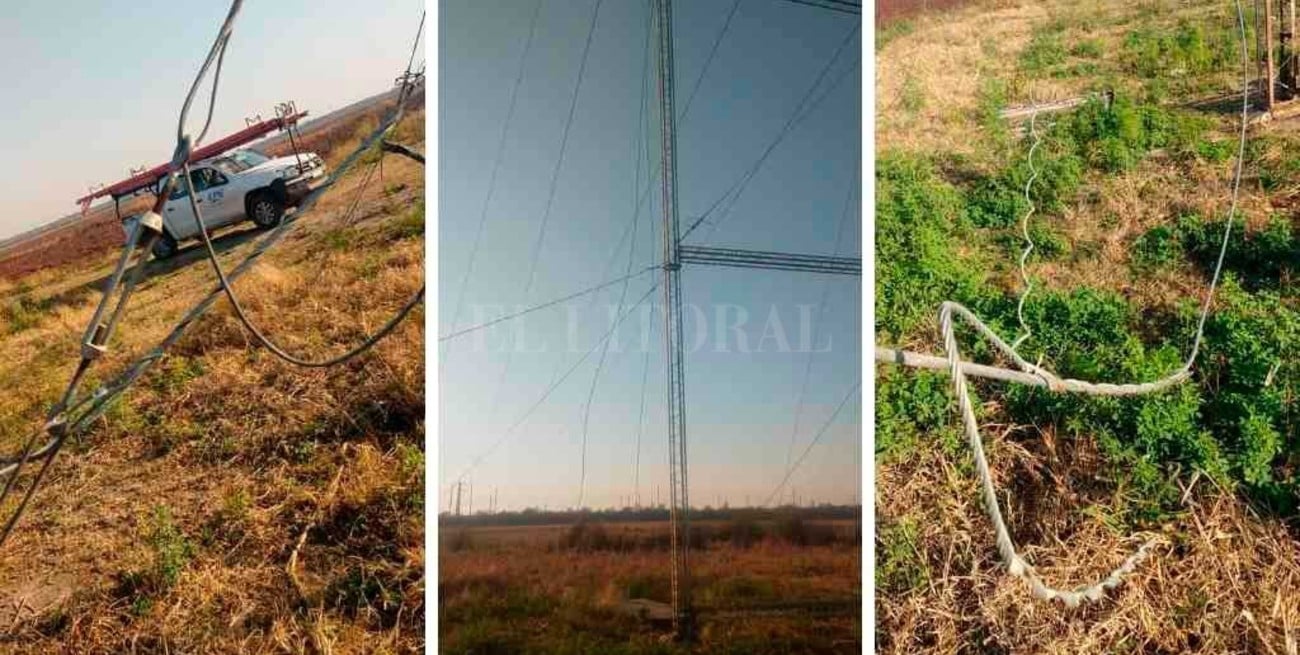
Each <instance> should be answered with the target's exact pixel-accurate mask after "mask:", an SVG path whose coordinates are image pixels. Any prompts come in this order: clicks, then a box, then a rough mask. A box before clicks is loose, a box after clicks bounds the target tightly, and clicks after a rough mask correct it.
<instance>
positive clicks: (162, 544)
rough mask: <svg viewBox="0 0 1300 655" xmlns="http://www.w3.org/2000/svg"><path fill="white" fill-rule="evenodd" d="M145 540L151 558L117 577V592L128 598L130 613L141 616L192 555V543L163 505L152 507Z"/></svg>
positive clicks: (174, 582) (172, 584)
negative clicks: (145, 563)
mask: <svg viewBox="0 0 1300 655" xmlns="http://www.w3.org/2000/svg"><path fill="white" fill-rule="evenodd" d="M145 540H146V542H147V543H148V544H149V549H150V554H151V558H152V559H151V563H150V566H148V567H147V568H144V569H137V570H133V571H127V572H123V573H121V574H120V575H119V576H118V593H119V595H121V596H122V597H126V598H130V599H131V609H132V612H133V613H135V614H136V615H141V616H142V615H144V614H148V613H149V610H150V609H151V608H152V607H153V605H154V600H155V599H156V598H157V597H158V596H161V595H162V594H164V593H166V592H167V590H169V589H171V588H172V587H174V586H176V583H177V582H178V581H179V580H180V576H181V572H182V571H184V570H185V567H186V565H188V564H189V562H190V559H192V558H193V557H194V544H193V543H191V542H190V540H189V539H188V538H186V536H185V534H184V533H183V532H181V530H180V528H179V527H177V526H176V524H175V522H174V521H173V520H172V515H171V510H170V509H169V508H168V507H167V506H166V505H158V506H155V507H154V511H153V514H152V516H151V517H150V521H149V524H148V526H147V530H146V533H145Z"/></svg>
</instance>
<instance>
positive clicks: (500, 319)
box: [438, 264, 659, 341]
mask: <svg viewBox="0 0 1300 655" xmlns="http://www.w3.org/2000/svg"><path fill="white" fill-rule="evenodd" d="M657 268H659V266H658V265H657V264H656V265H652V266H647V267H645V268H643V269H640V270H638V271H636V272H635V273H630V274H628V275H623V276H620V277H617V278H614V279H613V280H610V281H608V282H602V283H600V284H597V285H596V286H594V287H587V288H586V289H583V290H582V291H576V292H574V293H571V294H569V295H567V296H562V297H560V298H556V299H554V300H548V301H546V302H544V303H539V304H536V305H533V306H531V307H528V308H526V309H521V310H519V311H517V312H511V313H509V314H505V315H503V316H498V317H496V318H494V319H492V320H490V321H484V322H482V323H478V324H476V325H471V326H469V327H467V328H461V329H459V330H456V331H455V332H450V333H448V334H444V335H442V336H440V337H438V341H450V340H451V339H455V338H456V337H461V336H464V335H466V334H469V333H471V332H477V331H479V330H484V329H487V328H490V327H492V326H493V325H496V324H497V323H502V322H504V321H509V320H511V319H515V318H519V317H520V316H526V315H528V314H532V313H533V312H538V311H541V310H543V309H546V308H547V307H554V306H556V305H559V304H561V303H565V302H568V301H570V300H574V299H577V298H581V297H583V296H587V295H590V294H593V293H596V292H597V291H600V290H601V289H608V288H609V287H612V286H614V285H615V284H618V283H619V282H623V281H624V280H630V279H632V278H634V277H639V276H642V275H645V274H646V273H649V272H650V271H653V270H655V269H657Z"/></svg>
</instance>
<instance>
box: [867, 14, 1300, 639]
mask: <svg viewBox="0 0 1300 655" xmlns="http://www.w3.org/2000/svg"><path fill="white" fill-rule="evenodd" d="M1246 4H1247V5H1252V4H1253V3H1246ZM1247 9H1248V11H1250V10H1252V8H1251V7H1249V6H1248V7H1247ZM1246 23H1247V25H1248V26H1249V27H1250V28H1251V33H1250V34H1249V35H1248V36H1247V41H1248V42H1249V43H1251V44H1252V50H1253V43H1254V34H1253V26H1254V23H1255V19H1254V16H1253V13H1248V15H1247V16H1246ZM1236 30H1237V19H1236V15H1235V9H1234V7H1233V5H1232V3H1229V2H1207V1H1178V2H1175V1H1173V0H1146V1H1142V2H1118V1H1111V0H1085V1H1084V2H1063V1H1056V0H1048V1H1044V2H1032V3H1031V2H1007V1H985V2H975V3H972V4H971V5H970V6H968V7H966V8H963V9H960V10H957V11H953V12H948V13H944V14H943V15H938V14H933V15H919V16H915V17H912V18H909V19H905V20H902V21H897V22H893V23H890V24H887V25H884V26H882V27H880V28H879V29H878V31H877V42H878V46H877V52H876V56H877V69H876V70H877V96H876V98H877V99H876V103H877V105H876V111H877V124H876V128H877V141H876V142H877V148H878V150H877V152H876V157H877V167H876V199H877V209H876V239H877V242H876V243H877V245H876V253H877V261H876V285H877V286H876V292H877V300H876V303H877V304H876V330H877V341H878V342H879V343H882V344H886V345H895V346H902V347H906V348H910V349H916V350H921V351H924V352H935V353H937V352H940V348H939V347H938V345H939V344H938V338H937V332H938V330H937V326H936V325H935V320H936V319H935V316H936V313H937V310H938V307H939V304H940V302H942V301H944V300H955V301H959V302H961V303H963V304H965V305H967V306H968V307H971V308H972V309H973V310H974V311H975V312H976V314H978V315H979V316H981V317H983V318H985V319H987V320H988V321H990V324H991V325H992V326H993V327H994V328H995V329H996V330H997V331H998V332H999V333H1001V334H1003V335H1005V336H1007V337H1008V338H1012V337H1014V336H1015V335H1016V333H1017V328H1018V324H1017V321H1016V315H1015V308H1016V297H1017V293H1018V292H1019V289H1020V280H1019V277H1018V273H1017V271H1016V268H1015V265H1016V258H1017V257H1018V255H1019V252H1020V249H1021V247H1022V243H1021V239H1020V235H1019V221H1020V219H1021V217H1022V216H1023V215H1024V213H1025V211H1026V210H1027V209H1028V204H1027V203H1026V202H1025V201H1024V199H1023V197H1022V193H1023V188H1024V185H1025V183H1026V182H1027V181H1028V179H1029V177H1030V175H1031V173H1032V171H1031V168H1030V165H1029V163H1028V150H1029V146H1030V143H1032V139H1031V138H1030V137H1029V136H1028V134H1027V133H1028V129H1027V125H1026V124H1025V123H1024V122H1021V123H1018V124H1016V125H1013V124H1011V123H1010V122H1009V121H1008V120H1007V119H1005V118H1002V117H1001V115H1000V110H1002V109H1004V108H1007V107H1010V106H1014V105H1022V104H1027V103H1043V102H1049V101H1056V100H1063V99H1067V98H1071V97H1078V96H1083V95H1086V94H1093V99H1091V100H1089V101H1087V102H1085V103H1084V104H1082V105H1080V106H1078V107H1076V108H1074V109H1072V110H1069V111H1065V112H1057V113H1051V114H1046V113H1045V114H1042V115H1040V116H1039V117H1038V118H1037V119H1036V121H1035V131H1036V132H1038V133H1039V134H1040V135H1041V136H1042V143H1041V145H1040V146H1039V148H1038V149H1037V151H1036V153H1035V160H1034V168H1036V169H1037V170H1038V172H1039V175H1038V178H1037V179H1036V181H1035V183H1034V185H1033V187H1032V197H1033V199H1034V204H1035V206H1036V210H1037V212H1036V214H1035V216H1034V219H1033V221H1032V228H1031V235H1032V237H1033V239H1034V240H1035V241H1036V242H1037V249H1036V250H1035V252H1034V254H1033V256H1032V257H1031V259H1030V261H1029V269H1030V275H1031V276H1032V278H1033V280H1034V284H1035V285H1036V286H1035V291H1034V293H1033V295H1031V296H1030V300H1029V302H1028V304H1027V306H1026V310H1025V313H1026V319H1027V322H1028V324H1029V326H1030V328H1031V331H1032V335H1033V336H1032V337H1030V338H1029V339H1028V340H1027V341H1026V342H1025V346H1024V347H1023V348H1022V352H1023V353H1024V354H1025V355H1026V357H1027V358H1028V359H1030V360H1032V361H1041V362H1042V363H1043V365H1045V366H1048V367H1049V368H1052V369H1053V370H1056V371H1058V372H1059V373H1061V374H1062V375H1065V376H1069V377H1078V378H1083V379H1097V380H1105V381H1114V382H1130V381H1147V380H1153V379H1156V378H1158V377H1161V376H1163V375H1166V374H1168V373H1169V372H1171V371H1173V370H1175V369H1176V368H1177V367H1178V366H1179V365H1180V364H1181V362H1182V360H1183V358H1184V357H1185V356H1186V353H1187V352H1188V351H1189V349H1190V347H1191V339H1192V335H1193V334H1194V330H1195V325H1196V318H1197V314H1198V311H1199V304H1200V301H1201V299H1202V297H1203V294H1204V292H1205V289H1206V287H1207V285H1208V282H1209V278H1210V276H1211V273H1212V271H1213V267H1214V261H1215V258H1216V257H1217V255H1218V246H1219V241H1220V239H1221V235H1222V233H1223V228H1224V227H1225V225H1226V223H1225V221H1226V220H1228V218H1229V217H1228V209H1229V199H1230V193H1229V192H1230V186H1231V184H1230V183H1231V179H1232V169H1233V166H1234V164H1235V155H1236V145H1237V144H1236V131H1237V129H1238V113H1237V112H1238V111H1239V109H1240V96H1239V95H1235V96H1234V93H1235V94H1239V93H1240V88H1241V86H1240V71H1241V62H1240V59H1239V50H1238V48H1239V47H1240V46H1239V41H1238V37H1237V31H1236ZM1250 69H1251V70H1252V71H1253V70H1254V67H1253V65H1252V66H1250ZM1106 91H1111V92H1113V94H1114V102H1113V103H1109V104H1108V103H1106V102H1104V101H1103V100H1102V97H1104V92H1106ZM1297 191H1300V138H1298V137H1297V135H1296V133H1295V127H1294V125H1291V124H1288V123H1285V122H1281V123H1273V124H1263V125H1259V126H1256V127H1253V128H1251V132H1250V141H1249V146H1248V148H1247V151H1246V157H1245V160H1244V176H1243V182H1242V194H1241V203H1240V205H1239V207H1238V212H1237V214H1236V215H1235V216H1233V217H1232V220H1233V230H1234V232H1233V238H1232V240H1231V242H1230V244H1229V250H1228V256H1227V259H1226V262H1225V279H1224V281H1223V284H1222V285H1221V287H1220V289H1219V293H1218V295H1217V297H1216V299H1215V302H1214V305H1213V310H1212V313H1211V314H1210V318H1209V320H1208V322H1207V325H1206V332H1205V340H1204V342H1203V343H1202V347H1201V351H1200V357H1199V359H1198V360H1197V363H1196V366H1195V368H1194V375H1193V379H1192V381H1191V383H1189V384H1186V385H1182V386H1180V387H1179V388H1177V389H1175V390H1171V391H1168V392H1166V393H1162V394H1156V395H1152V396H1145V397H1140V398H1133V399H1103V398H1089V397H1079V396H1070V395H1061V394H1054V393H1050V392H1047V391H1045V390H1041V389H1032V388H1027V387H1023V386H1016V385H1006V384H1000V383H999V384H992V383H988V382H978V383H975V384H974V385H973V390H974V392H975V393H976V395H977V396H978V398H979V399H980V401H981V404H980V405H979V406H978V409H977V413H978V414H979V418H980V421H981V424H982V426H983V435H984V439H985V444H986V448H987V449H988V451H989V457H990V460H991V465H992V468H993V470H994V472H995V476H996V479H997V484H998V489H999V490H1000V498H999V500H1000V501H1001V502H1002V503H1003V507H1004V512H1005V514H1006V516H1007V520H1008V523H1009V525H1010V529H1011V532H1012V536H1013V538H1014V539H1015V540H1016V541H1017V543H1018V544H1019V545H1020V547H1021V549H1022V552H1023V553H1024V554H1025V555H1026V557H1027V558H1028V559H1029V560H1030V561H1031V562H1032V563H1033V564H1034V565H1036V566H1037V567H1038V568H1039V570H1040V573H1042V574H1043V576H1044V577H1045V578H1046V579H1047V580H1048V581H1049V582H1050V583H1053V584H1055V585H1057V586H1061V587H1066V588H1070V587H1074V586H1077V585H1082V584H1086V583H1090V582H1093V581H1095V580H1096V579H1099V578H1101V577H1104V576H1105V575H1106V574H1107V573H1108V572H1109V571H1110V570H1111V569H1112V568H1113V567H1115V566H1117V565H1118V563H1119V562H1120V561H1121V560H1122V559H1123V558H1124V557H1125V556H1127V555H1128V554H1129V553H1130V552H1131V551H1132V550H1133V549H1134V548H1136V546H1137V545H1138V544H1139V543H1140V542H1141V538H1142V537H1140V536H1139V537H1134V538H1130V535H1131V534H1133V533H1134V532H1141V533H1144V535H1145V536H1155V537H1156V538H1157V540H1158V545H1157V547H1156V548H1155V549H1154V551H1153V553H1152V557H1151V559H1149V560H1147V561H1146V562H1144V563H1143V564H1141V565H1140V566H1139V567H1138V568H1137V570H1136V572H1135V573H1134V574H1132V576H1131V577H1130V578H1128V579H1127V581H1126V582H1125V583H1124V584H1123V585H1122V586H1121V587H1120V588H1119V589H1118V590H1116V591H1114V592H1111V593H1110V594H1108V596H1107V598H1106V599H1104V600H1102V601H1101V602H1099V603H1096V604H1094V605H1090V606H1088V607H1086V608H1084V609H1081V610H1075V611H1069V610H1065V609H1063V608H1061V607H1060V606H1059V605H1052V604H1046V603H1041V602H1038V601H1034V600H1032V598H1031V597H1030V595H1029V592H1028V589H1027V587H1026V585H1025V584H1024V583H1023V582H1020V581H1018V580H1015V579H1013V578H1010V577H1009V576H1007V575H1006V574H1005V573H1004V572H1003V568H1002V566H1001V564H1000V562H999V561H998V559H997V556H996V548H995V545H994V542H993V537H992V527H991V525H990V524H989V522H988V520H987V519H986V518H985V516H984V514H983V511H982V509H981V501H980V498H979V490H978V487H977V484H976V479H975V476H974V471H973V467H972V463H971V459H970V455H969V452H968V448H967V446H966V444H965V443H964V437H963V436H962V433H961V430H960V426H959V422H958V418H957V417H956V416H955V412H954V409H953V408H954V402H953V397H952V392H951V390H950V389H949V387H950V380H948V378H947V377H946V376H944V375H943V374H940V373H925V372H917V371H915V370H902V369H898V368H895V367H892V366H880V367H879V368H878V371H877V379H876V382H877V397H876V401H877V402H876V465H877V471H878V473H877V487H876V490H877V493H876V511H877V526H878V532H877V534H876V553H877V559H876V567H877V568H876V571H877V573H876V581H875V582H876V587H877V593H878V595H877V617H878V625H877V627H876V642H877V645H878V646H879V647H880V648H881V650H883V651H884V652H894V653H916V652H933V653H950V652H979V653H985V652H1061V653H1064V652H1112V653H1191V652H1203V653H1295V652H1297V648H1298V646H1297V642H1298V640H1300V523H1297V518H1300V397H1298V394H1300V278H1297V272H1298V269H1300V219H1298V218H1297V209H1300V208H1298V207H1297V203H1296V197H1297ZM959 341H960V342H961V343H962V344H963V352H964V354H965V355H966V356H967V357H968V358H974V359H977V360H980V361H988V360H989V359H990V350H989V349H988V347H987V345H986V344H981V343H979V340H978V338H976V337H975V336H974V335H973V334H971V333H970V332H965V333H962V332H960V331H959Z"/></svg>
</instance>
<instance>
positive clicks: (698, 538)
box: [438, 517, 861, 655]
mask: <svg viewBox="0 0 1300 655" xmlns="http://www.w3.org/2000/svg"><path fill="white" fill-rule="evenodd" d="M857 527H858V526H857V524H856V522H852V524H851V525H849V524H840V525H837V526H831V525H828V524H826V523H821V522H816V521H803V520H801V519H797V518H793V517H791V518H789V519H784V520H781V521H779V522H777V523H775V524H763V523H759V522H749V521H743V520H738V521H730V522H715V523H714V524H708V523H706V524H702V525H701V524H693V525H692V530H693V534H694V537H693V539H692V551H691V557H692V559H691V567H692V572H691V578H692V581H693V583H692V584H693V587H692V589H693V592H692V593H693V597H694V600H695V603H696V604H697V605H699V606H703V607H712V608H724V607H725V608H736V607H754V606H763V605H765V604H766V605H768V606H770V605H771V604H773V603H790V602H792V601H818V600H823V601H824V600H826V599H845V598H850V599H851V598H853V597H855V596H857V594H858V591H859V586H860V581H861V577H860V570H861V569H860V566H861V542H860V540H859V539H858V538H857V532H856V531H855V528H857ZM846 528H847V529H846ZM439 537H440V541H441V542H442V543H441V544H440V553H439V570H438V575H439V577H440V580H439V582H438V590H439V603H440V607H439V608H438V630H439V648H440V649H441V651H442V652H444V653H458V654H466V655H468V654H470V653H476V654H477V653H611V654H617V653H663V654H672V653H688V652H689V653H754V654H758V655H762V654H766V653H771V654H773V655H775V654H777V653H857V652H859V651H860V650H861V637H860V635H861V618H860V616H859V612H858V610H857V609H856V608H855V609H854V610H853V611H852V612H850V613H848V614H845V613H828V612H823V613H816V612H812V611H801V612H789V613H784V614H772V613H769V614H761V615H760V614H733V615H729V616H721V615H717V614H709V613H704V614H702V615H701V618H700V624H699V634H698V639H697V640H696V642H695V644H694V645H693V646H690V647H687V646H685V645H682V644H678V643H674V642H672V641H671V640H669V639H668V632H669V629H668V627H667V626H663V625H658V626H656V625H651V624H649V623H647V622H646V621H643V620H641V619H640V618H637V617H635V616H633V615H631V614H629V613H627V612H626V611H625V610H624V609H623V607H624V605H625V603H626V602H627V600H628V599H629V598H645V599H650V600H655V601H659V602H661V603H667V602H668V601H669V600H670V580H669V575H668V571H669V550H668V548H667V544H668V526H667V524H666V523H664V522H657V523H645V522H641V523H625V524H604V523H598V522H596V523H578V524H572V525H568V526H523V527H471V528H465V527H459V528H457V527H449V526H444V527H443V528H442V529H441V530H440V531H439Z"/></svg>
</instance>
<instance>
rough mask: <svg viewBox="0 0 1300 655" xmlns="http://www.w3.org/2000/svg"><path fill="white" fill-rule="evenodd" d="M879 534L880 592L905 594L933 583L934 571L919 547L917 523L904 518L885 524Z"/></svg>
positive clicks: (877, 571)
mask: <svg viewBox="0 0 1300 655" xmlns="http://www.w3.org/2000/svg"><path fill="white" fill-rule="evenodd" d="M876 533H877V536H876V542H877V543H876V588H877V589H881V590H884V591H888V592H890V593H905V592H908V591H911V590H913V589H917V588H919V587H920V586H921V585H924V584H925V583H926V582H927V581H928V580H929V579H930V571H929V569H928V567H926V564H925V560H924V559H923V558H922V557H921V552H920V549H919V548H918V546H917V530H916V523H915V522H914V521H911V520H908V519H907V518H904V519H902V520H900V521H898V522H895V523H886V524H882V525H881V526H880V528H879V529H878V530H877V531H876Z"/></svg>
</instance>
